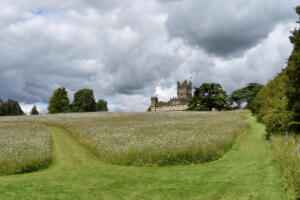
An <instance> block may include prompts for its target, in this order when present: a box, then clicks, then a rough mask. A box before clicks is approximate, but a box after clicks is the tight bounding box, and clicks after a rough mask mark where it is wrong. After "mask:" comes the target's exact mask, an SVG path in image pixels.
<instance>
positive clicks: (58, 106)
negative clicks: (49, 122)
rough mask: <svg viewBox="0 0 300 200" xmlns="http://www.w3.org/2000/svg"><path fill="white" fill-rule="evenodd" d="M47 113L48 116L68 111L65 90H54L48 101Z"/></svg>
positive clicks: (67, 99)
mask: <svg viewBox="0 0 300 200" xmlns="http://www.w3.org/2000/svg"><path fill="white" fill-rule="evenodd" d="M48 111H49V113H50V114H54V113H65V112H69V111H70V107H69V98H68V92H67V91H66V89H65V88H58V89H56V90H55V91H54V92H53V94H52V96H51V97H50V99H49V106H48Z"/></svg>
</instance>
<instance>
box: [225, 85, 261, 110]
mask: <svg viewBox="0 0 300 200" xmlns="http://www.w3.org/2000/svg"><path fill="white" fill-rule="evenodd" d="M262 88H263V85H261V84H259V83H249V84H248V85H247V86H246V87H244V88H240V89H237V90H235V91H234V92H233V93H232V94H231V96H230V104H231V105H233V104H237V106H238V107H239V108H241V105H242V104H243V103H246V109H250V110H251V111H252V112H254V113H256V112H257V107H256V106H257V105H256V104H255V101H254V99H255V97H256V95H257V94H258V92H259V91H260V90H261V89H262Z"/></svg>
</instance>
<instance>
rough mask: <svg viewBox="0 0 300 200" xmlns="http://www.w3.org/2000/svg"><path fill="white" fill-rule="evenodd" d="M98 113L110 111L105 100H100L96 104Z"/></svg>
mask: <svg viewBox="0 0 300 200" xmlns="http://www.w3.org/2000/svg"><path fill="white" fill-rule="evenodd" d="M96 111H105V112H107V111H108V107H107V102H106V101H105V100H103V99H100V100H98V102H97V104H96Z"/></svg>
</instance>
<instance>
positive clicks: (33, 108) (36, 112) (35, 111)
mask: <svg viewBox="0 0 300 200" xmlns="http://www.w3.org/2000/svg"><path fill="white" fill-rule="evenodd" d="M30 114H31V115H38V114H40V113H39V111H38V110H37V108H36V106H35V105H34V106H33V107H32V109H31V112H30Z"/></svg>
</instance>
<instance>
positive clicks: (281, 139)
mask: <svg viewBox="0 0 300 200" xmlns="http://www.w3.org/2000/svg"><path fill="white" fill-rule="evenodd" d="M295 138H296V136H289V137H288V138H287V137H285V136H273V137H272V144H273V146H274V149H275V155H276V160H277V162H278V163H279V164H280V166H281V172H282V182H283V184H284V187H285V191H286V199H287V200H298V199H300V155H299V153H298V152H297V149H296V145H295V144H296V143H295ZM299 139H300V138H299Z"/></svg>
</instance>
